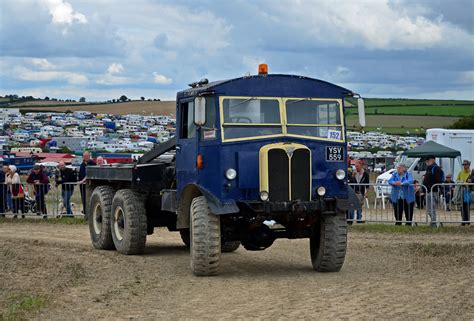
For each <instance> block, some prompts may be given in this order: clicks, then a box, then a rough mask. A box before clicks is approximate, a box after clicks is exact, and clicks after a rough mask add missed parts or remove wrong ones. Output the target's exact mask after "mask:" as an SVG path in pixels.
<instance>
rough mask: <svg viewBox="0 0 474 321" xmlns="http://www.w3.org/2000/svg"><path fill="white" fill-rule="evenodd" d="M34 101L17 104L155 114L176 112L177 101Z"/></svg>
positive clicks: (28, 107)
mask: <svg viewBox="0 0 474 321" xmlns="http://www.w3.org/2000/svg"><path fill="white" fill-rule="evenodd" d="M35 103H36V104H34V103H22V104H18V105H15V106H14V107H18V108H20V109H24V110H28V111H58V112H65V111H68V110H70V111H78V110H84V111H90V112H92V113H98V114H115V115H125V114H142V113H144V114H146V115H150V114H154V115H170V114H173V115H174V114H175V112H176V111H175V109H176V102H175V101H130V102H125V103H110V104H81V105H78V103H69V104H68V105H66V106H54V105H53V103H54V102H48V103H49V104H45V103H44V102H35Z"/></svg>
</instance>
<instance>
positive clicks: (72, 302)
mask: <svg viewBox="0 0 474 321" xmlns="http://www.w3.org/2000/svg"><path fill="white" fill-rule="evenodd" d="M472 236H473V234H472V233H471V234H426V235H404V234H373V233H360V232H353V233H350V234H349V249H348V254H347V259H346V263H345V265H344V267H343V270H342V271H341V272H339V273H331V274H323V273H316V272H314V271H312V269H311V265H310V262H309V248H308V242H307V241H306V240H296V241H295V240H293V241H289V240H279V241H277V242H276V243H275V245H274V246H273V247H272V248H270V249H268V250H266V251H263V252H247V251H245V250H243V249H239V250H238V251H237V252H235V253H229V254H225V255H223V259H222V265H221V271H222V272H221V274H220V275H219V276H218V277H212V278H197V277H193V276H192V275H191V273H190V269H189V259H188V253H187V250H186V248H185V247H184V246H183V245H182V243H181V240H180V238H179V235H178V234H176V233H169V232H166V231H165V230H160V231H158V232H157V233H155V235H153V236H151V237H149V239H148V243H147V244H148V246H147V250H146V254H145V255H143V256H123V255H119V254H117V253H116V252H107V251H96V250H93V249H92V248H91V245H90V241H89V235H88V231H87V227H86V226H81V225H76V226H67V225H47V224H12V223H4V224H0V270H1V271H3V272H1V276H0V314H1V312H2V310H4V309H6V306H7V304H8V300H9V298H10V297H11V296H13V295H16V294H19V293H29V294H34V295H45V296H47V297H48V304H47V306H46V307H45V308H43V309H42V310H40V311H39V312H36V313H35V314H32V315H28V314H27V315H26V316H27V317H29V318H30V317H33V318H36V319H37V320H48V319H58V320H75V319H88V320H91V319H140V320H143V319H150V320H151V319H183V318H186V319H206V320H209V319H249V318H251V319H267V320H274V319H277V318H280V319H291V320H293V319H334V318H337V319H347V318H349V319H353V318H354V319H382V318H383V319H387V318H390V319H392V318H395V319H430V318H434V319H449V320H452V319H474V301H473V298H474V285H473V268H472V266H473V263H474V239H473V237H472Z"/></svg>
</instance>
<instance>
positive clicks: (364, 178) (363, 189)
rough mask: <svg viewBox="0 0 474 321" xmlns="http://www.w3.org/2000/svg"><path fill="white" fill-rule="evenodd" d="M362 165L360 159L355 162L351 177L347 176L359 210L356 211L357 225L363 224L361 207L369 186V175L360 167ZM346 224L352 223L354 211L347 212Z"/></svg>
mask: <svg viewBox="0 0 474 321" xmlns="http://www.w3.org/2000/svg"><path fill="white" fill-rule="evenodd" d="M362 165H363V163H362V161H361V160H360V159H358V160H356V161H355V170H354V171H353V172H352V175H351V176H349V184H354V185H351V187H352V188H353V189H354V192H355V194H356V196H357V198H358V200H359V203H360V206H361V208H360V209H358V210H357V223H363V222H364V221H363V220H362V206H363V204H364V199H365V198H366V197H367V190H368V184H369V174H368V173H367V172H366V171H365V170H364V168H363V167H362ZM347 213H348V215H349V217H348V222H349V224H352V222H353V221H354V211H348V212H347Z"/></svg>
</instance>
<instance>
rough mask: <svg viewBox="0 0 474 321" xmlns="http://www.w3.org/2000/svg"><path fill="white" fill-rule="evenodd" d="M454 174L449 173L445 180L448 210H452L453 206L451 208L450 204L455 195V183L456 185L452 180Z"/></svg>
mask: <svg viewBox="0 0 474 321" xmlns="http://www.w3.org/2000/svg"><path fill="white" fill-rule="evenodd" d="M452 177H453V176H452V175H451V174H448V175H446V180H445V181H444V183H445V184H446V185H445V186H444V191H443V192H444V193H443V195H444V200H445V202H446V211H448V212H449V211H451V208H450V205H451V201H452V199H453V195H454V188H455V185H454V181H453V180H452Z"/></svg>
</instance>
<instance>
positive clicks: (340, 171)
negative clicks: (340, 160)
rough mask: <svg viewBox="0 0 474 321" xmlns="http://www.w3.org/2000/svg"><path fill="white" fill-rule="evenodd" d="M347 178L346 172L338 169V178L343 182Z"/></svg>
mask: <svg viewBox="0 0 474 321" xmlns="http://www.w3.org/2000/svg"><path fill="white" fill-rule="evenodd" d="M345 177H346V172H345V171H344V170H343V169H338V170H337V171H336V178H337V179H338V180H340V181H342V180H343V179H344V178H345Z"/></svg>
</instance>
